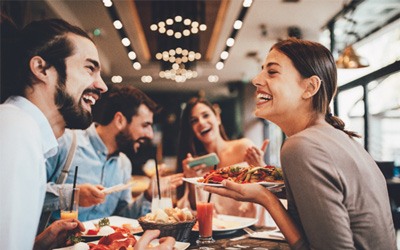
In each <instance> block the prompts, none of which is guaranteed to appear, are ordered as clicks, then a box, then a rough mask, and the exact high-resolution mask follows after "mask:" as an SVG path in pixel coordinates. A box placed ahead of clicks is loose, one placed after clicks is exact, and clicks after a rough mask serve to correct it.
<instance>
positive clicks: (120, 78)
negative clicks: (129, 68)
mask: <svg viewBox="0 0 400 250" xmlns="http://www.w3.org/2000/svg"><path fill="white" fill-rule="evenodd" d="M111 81H112V82H113V83H121V82H122V76H113V77H111Z"/></svg>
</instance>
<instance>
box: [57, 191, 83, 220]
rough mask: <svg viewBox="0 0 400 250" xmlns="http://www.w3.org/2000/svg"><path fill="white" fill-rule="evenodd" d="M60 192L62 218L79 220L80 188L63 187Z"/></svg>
mask: <svg viewBox="0 0 400 250" xmlns="http://www.w3.org/2000/svg"><path fill="white" fill-rule="evenodd" d="M59 191H60V196H59V199H60V218H61V219H78V207H79V188H73V187H72V186H70V185H63V186H61V187H60V189H59Z"/></svg>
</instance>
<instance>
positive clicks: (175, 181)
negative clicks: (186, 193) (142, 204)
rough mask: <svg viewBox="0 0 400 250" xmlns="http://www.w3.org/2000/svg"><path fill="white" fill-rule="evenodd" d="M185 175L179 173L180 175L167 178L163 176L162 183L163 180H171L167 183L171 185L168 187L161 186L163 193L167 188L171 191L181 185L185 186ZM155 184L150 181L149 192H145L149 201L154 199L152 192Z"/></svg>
mask: <svg viewBox="0 0 400 250" xmlns="http://www.w3.org/2000/svg"><path fill="white" fill-rule="evenodd" d="M182 178H183V174H182V173H178V174H171V175H167V176H163V177H160V182H162V180H164V179H167V180H169V182H165V183H169V186H168V187H165V186H161V191H162V192H164V189H166V188H170V189H175V188H177V187H179V186H180V185H182V184H183V180H182ZM152 184H153V182H152V181H150V186H149V188H147V190H146V191H145V194H144V195H145V197H146V199H147V200H149V201H151V199H152V198H153V194H152V190H153V186H152Z"/></svg>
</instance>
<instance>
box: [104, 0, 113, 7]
mask: <svg viewBox="0 0 400 250" xmlns="http://www.w3.org/2000/svg"><path fill="white" fill-rule="evenodd" d="M103 4H104V6H106V7H111V6H112V2H111V0H103Z"/></svg>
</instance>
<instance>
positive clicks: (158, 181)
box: [154, 150, 161, 200]
mask: <svg viewBox="0 0 400 250" xmlns="http://www.w3.org/2000/svg"><path fill="white" fill-rule="evenodd" d="M154 162H155V164H156V178H157V189H158V199H159V200H161V188H160V175H159V173H158V164H157V150H156V155H155V157H154Z"/></svg>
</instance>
